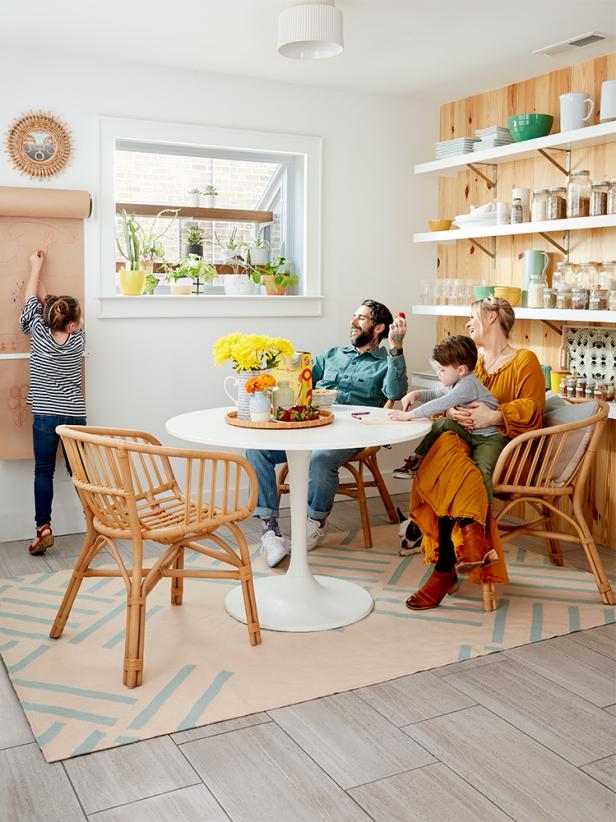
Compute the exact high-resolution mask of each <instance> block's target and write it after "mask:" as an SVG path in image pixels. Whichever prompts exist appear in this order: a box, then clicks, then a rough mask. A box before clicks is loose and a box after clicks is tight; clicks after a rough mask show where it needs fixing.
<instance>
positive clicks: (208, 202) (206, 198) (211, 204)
mask: <svg viewBox="0 0 616 822" xmlns="http://www.w3.org/2000/svg"><path fill="white" fill-rule="evenodd" d="M217 196H218V195H217V194H204V195H203V202H204V208H216V197H217Z"/></svg>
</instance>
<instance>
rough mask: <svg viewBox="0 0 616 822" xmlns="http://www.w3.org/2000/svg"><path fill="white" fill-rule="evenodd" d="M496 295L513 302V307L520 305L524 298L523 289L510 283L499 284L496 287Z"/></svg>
mask: <svg viewBox="0 0 616 822" xmlns="http://www.w3.org/2000/svg"><path fill="white" fill-rule="evenodd" d="M494 296H495V297H500V298H501V299H502V300H507V302H508V303H511V305H512V307H514V308H515V306H517V305H520V302H521V300H522V289H521V288H513V287H512V286H508V285H497V286H496V288H495V289H494Z"/></svg>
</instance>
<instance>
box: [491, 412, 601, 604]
mask: <svg viewBox="0 0 616 822" xmlns="http://www.w3.org/2000/svg"><path fill="white" fill-rule="evenodd" d="M608 412H609V407H608V405H607V403H605V402H599V401H597V402H596V411H595V413H593V414H592V416H588V417H586V418H585V419H581V420H578V421H577V422H569V423H565V424H561V425H553V426H550V427H547V428H540V429H538V430H536V431H529V432H527V433H525V434H521V435H520V436H518V437H516V438H515V439H513V440H512V441H511V442H510V443H509V444H508V445H507V446H506V447H505V449H504V450H503V452H502V453H501V455H500V457H499V459H498V462H497V463H496V466H495V467H494V473H493V475H492V483H493V486H494V497H495V499H496V500H499V501H500V502H501V503H502V504H503V506H502V508H501V509H500V510H499V512H498V514H497V515H496V517H495V519H496V523H497V525H498V528H499V531H500V532H501V536H502V540H503V542H506V541H508V540H510V539H513V538H514V537H516V536H519V535H521V534H526V535H529V536H534V537H541V538H543V539H545V540H546V542H547V546H548V555H549V557H550V560H551V562H552V563H553V564H554V565H563V564H564V563H563V556H562V553H561V550H560V541H563V542H569V543H579V544H580V545H581V546H582V547H583V549H584V552H585V554H586V556H587V558H588V562H589V565H590V569H591V571H592V573H593V576H594V577H595V580H596V583H597V588H598V590H599V593H600V595H601V599H602V600H603V602H604V603H606V604H607V605H613V604H614V594H613V592H612V589H611V586H610V583H609V580H608V578H607V575H606V573H605V570H604V568H603V563H602V561H601V557H600V556H599V553H598V551H597V545H596V543H595V541H594V539H593V536H592V532H591V530H590V527H589V525H588V522H587V521H586V516H585V513H584V493H585V486H586V482H587V480H588V477H589V473H590V469H591V467H592V464H593V462H594V460H595V456H596V453H597V446H598V444H599V440H600V438H601V435H602V433H603V430H604V427H605V423H606V420H607V417H608ZM574 432H575V434H574ZM582 432H584V433H585V434H586V438H583V439H582V440H581V441H580V434H581V433H582ZM574 436H575V440H576V443H577V444H575V443H574ZM565 461H567V462H568V465H567V469H566V471H565V472H563V462H565ZM564 500H569V501H570V508H571V510H570V513H567V512H566V511H565V510H564V508H563V501H564ZM520 503H526V504H527V505H529V506H530V507H531V508H532V509H534V511H535V512H536V513H537V514H538V516H537V517H536V518H535V519H533V520H531V521H530V522H524V523H523V524H521V525H507V524H505V523H504V522H503V518H504V517H505V516H506V515H507V513H509V511H511V509H512V508H513V507H514V506H516V505H519V504H520ZM559 519H561V520H564V521H565V522H567V523H568V524H569V525H570V526H571V527H570V530H569V531H562V530H559V528H558V520H559ZM486 588H488V589H492V593H493V586H489V585H488V586H484V600H485V598H486V595H487V594H488V593H489V591H486Z"/></svg>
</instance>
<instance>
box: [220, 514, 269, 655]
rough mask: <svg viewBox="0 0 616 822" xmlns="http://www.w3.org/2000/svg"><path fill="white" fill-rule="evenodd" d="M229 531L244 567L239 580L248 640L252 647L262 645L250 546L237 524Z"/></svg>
mask: <svg viewBox="0 0 616 822" xmlns="http://www.w3.org/2000/svg"><path fill="white" fill-rule="evenodd" d="M227 527H228V528H229V530H230V531H231V533H232V534H233V536H234V537H235V540H236V542H237V545H238V548H239V551H240V559H241V560H242V565H241V566H240V568H238V572H239V578H240V582H241V585H242V595H243V597H244V609H245V611H246V626H247V628H248V638H249V640H250V644H251V645H260V644H261V630H260V627H259V615H258V613H257V600H256V598H255V590H254V586H253V581H252V565H251V564H250V553H249V551H248V544H247V543H246V538H245V537H244V534H243V533H242V531H241V530H240V529H239V528H238V527H237V525H236V524H235V523H229V524H228V526H227Z"/></svg>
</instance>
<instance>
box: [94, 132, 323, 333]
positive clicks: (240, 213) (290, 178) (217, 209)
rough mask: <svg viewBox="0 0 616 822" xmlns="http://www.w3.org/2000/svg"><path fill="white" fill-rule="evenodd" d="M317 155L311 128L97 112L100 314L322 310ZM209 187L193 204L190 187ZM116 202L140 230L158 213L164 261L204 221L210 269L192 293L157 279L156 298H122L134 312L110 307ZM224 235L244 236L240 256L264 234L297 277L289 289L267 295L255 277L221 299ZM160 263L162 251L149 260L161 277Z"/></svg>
mask: <svg viewBox="0 0 616 822" xmlns="http://www.w3.org/2000/svg"><path fill="white" fill-rule="evenodd" d="M320 155H321V140H320V139H319V138H314V137H301V136H295V135H281V134H269V133H261V132H250V131H242V130H237V129H220V128H212V127H205V126H204V127H200V126H183V125H173V124H169V123H151V122H145V121H135V120H121V119H116V118H103V119H102V120H101V175H102V176H101V198H100V209H101V312H100V316H103V317H104V316H170V315H171V316H187V315H188V316H200V315H203V316H207V315H210V314H212V313H215V314H219V315H220V314H222V315H224V314H225V307H226V306H227V305H231V304H232V305H233V306H234V310H233V312H232V313H233V314H234V315H235V316H237V315H238V308H239V309H241V311H240V315H242V314H244V315H245V316H258V315H260V314H261V315H262V314H271V315H276V314H287V315H289V314H290V315H298V316H302V315H314V314H320V313H321V310H320V301H321V294H320V291H321V283H320V174H321V157H320ZM208 186H213V187H214V189H215V190H216V191H217V192H218V193H217V196H216V198H215V200H214V202H213V203H210V202H208V201H207V200H206V199H205V197H204V196H203V195H202V196H201V202H200V203H199V205H196V202H197V201H196V200H195V199H194V196H195V195H194V194H193V193H192V190H193V189H199V190H200V191H201V192H205V191H206V189H207V187H208ZM122 208H124V209H126V211H127V212H128V213H132V214H134V215H135V217H136V219H137V220H138V222H139V224H140V225H141V226H142V228H143V229H144V231H145V232H149V231H151V230H152V226H153V224H154V220H155V219H156V226H155V229H156V232H155V233H157V234H159V233H161V234H163V236H162V238H161V243H160V245H162V246H163V248H164V260H165V261H166V263H167V265H168V267H173V266H175V265H177V263H178V261H179V260H180V259H181V258H182V257H183V256H185V254H186V243H185V239H184V238H185V233H186V230H187V229H188V228H189V227H190V226H195V225H196V226H198V227H199V228H200V229H202V231H203V234H204V237H205V242H204V244H203V258H204V260H205V261H206V262H207V263H210V264H212V265H214V266H216V269H217V273H216V276H215V277H214V279H213V280H212V281H211V282H209V283H207V284H206V285H205V286H204V287H201V288H200V289H199V292H200V293H199V296H198V297H194V298H193V297H190V298H188V300H186V299H183V300H182V299H180V298H175V297H171V296H170V295H169V286H168V285H164V284H161V285H159V286H158V287H157V289H156V293H155V297H154V298H148V297H139V298H130V300H128V301H126V300H125V302H127V303H131V304H132V305H133V309H131V312H132V313H127V311H126V309H127V307H128V306H127V305H126V306H124V307H123V308H119V307H118V305H117V298H119V297H120V292H119V287H118V283H117V280H118V277H117V270H118V269H119V268H120V267H121V266H122V263H123V260H122V257H121V256H120V254H119V252H118V245H117V243H116V240H117V239H119V240H120V246H123V242H122V240H123V233H122V230H121V218H120V216H119V212H120V211H121V209H122ZM163 209H179V215H178V217H177V218H175V219H173V218H170V217H169V216H168V215H163V216H161V217H158V218H156V216H155V215H156V214H157V213H158V212H159V211H162V210H163ZM230 239H234V240H235V242H241V243H242V249H243V252H242V253H243V254H244V256H246V252H245V249H247V248H251V247H252V248H254V247H255V241H257V240H263V241H266V243H267V244H268V245H269V256H270V259H276V258H277V257H285V258H287V260H289V262H290V265H291V270H292V272H293V273H294V274H297V275H298V278H299V281H298V283H297V285H295V286H294V287H293V288H292V289H291V290H290V295H285V297H283V298H271V297H266V296H265V293H264V291H263V289H262V287H260V286H256V285H255V286H253V288H252V292H253V293H252V294H251V295H250V296H249V297H246V298H244V299H242V300H240V301H239V302H238V298H237V297H235V298H230V299H229V298H227V300H226V301H225V300H224V298H223V297H224V292H225V289H224V287H223V286H224V282H225V276H228V274H227V272H228V271H229V270H230V269H229V266H228V261H229V257H230V256H232V252H230V251H229V250H228V249H227V246H228V245H229V240H230ZM257 245H258V243H257ZM159 251H160V249H159ZM162 263H163V260H162V259H160V257H157V259H156V260H155V261H154V274H155V275H157V276H158V277H159V278H160V277H162V276H163V274H162V271H163V266H162ZM162 298H166V299H164V300H163V299H162ZM230 300H231V302H230ZM114 303H115V304H116V307H115V308H111V305H112V304H114ZM206 303H209V304H208V305H206ZM214 304H217V307H216V309H215V310H214V311H212V305H214ZM163 306H165V307H163ZM137 308H138V309H139V310H137ZM149 309H151V311H150V310H149ZM135 312H136V313H135Z"/></svg>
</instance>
